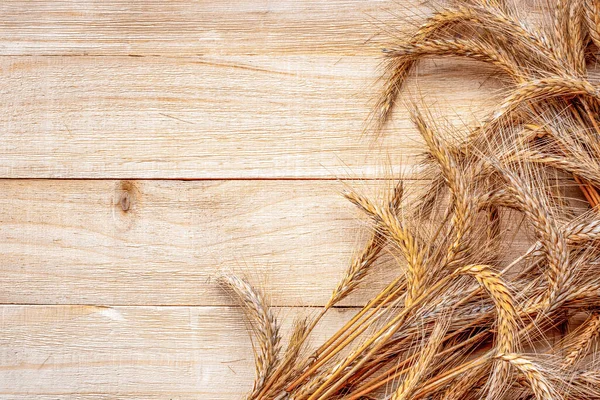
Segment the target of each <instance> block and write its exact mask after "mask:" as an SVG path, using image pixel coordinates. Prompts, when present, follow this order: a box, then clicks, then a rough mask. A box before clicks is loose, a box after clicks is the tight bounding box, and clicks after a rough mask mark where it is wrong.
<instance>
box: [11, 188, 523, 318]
mask: <svg viewBox="0 0 600 400" xmlns="http://www.w3.org/2000/svg"><path fill="white" fill-rule="evenodd" d="M0 184H1V190H0V220H1V221H3V223H2V224H0V236H1V237H3V238H4V239H3V240H2V241H0V253H1V254H2V255H3V262H2V263H0V286H1V287H2V288H3V290H2V291H0V302H2V303H18V304H89V305H98V304H100V305H102V304H107V305H136V304H137V305H223V304H231V302H230V299H229V298H228V296H226V295H225V294H224V293H223V291H222V290H221V289H220V288H219V287H218V285H217V284H216V283H215V281H214V279H213V278H215V276H217V275H218V273H219V271H220V270H231V271H234V272H236V273H240V274H244V275H246V276H247V278H248V279H249V280H250V281H251V282H253V284H255V285H257V286H258V287H261V288H262V289H263V290H264V291H265V292H266V293H268V294H269V295H270V297H271V301H272V304H274V305H277V306H307V305H314V306H322V305H324V304H325V303H326V302H327V300H328V299H329V296H330V294H331V291H332V290H333V288H334V287H335V286H336V284H337V282H338V280H339V279H340V278H341V276H342V275H343V272H344V271H345V269H346V268H347V266H348V264H349V262H350V259H351V257H352V255H353V253H354V252H356V251H358V248H359V247H360V243H361V242H362V241H363V240H364V239H365V238H366V235H367V234H368V232H369V229H370V228H369V225H368V224H367V221H365V219H364V217H363V216H361V215H360V213H359V211H357V210H355V209H354V207H353V206H352V205H351V204H350V203H349V202H348V201H347V200H346V199H344V198H343V197H342V195H341V192H342V191H343V190H345V189H347V188H355V189H356V190H357V191H359V192H361V193H364V194H365V195H368V196H370V197H371V198H373V199H379V201H383V200H381V198H382V196H385V194H386V193H385V192H386V188H388V189H389V187H391V185H393V182H391V181H372V182H358V181H357V182H347V183H345V184H344V183H342V182H336V181H246V180H241V181H111V180H97V181H85V180H82V181H72V180H66V181H63V180H5V181H2V182H0ZM425 184H426V183H425V182H421V181H414V182H409V183H407V185H408V186H410V191H411V193H410V195H411V196H413V197H414V198H416V197H418V196H419V188H424V185H425ZM361 217H362V219H361ZM508 236H511V235H510V234H509V235H508ZM520 240H523V237H520ZM517 244H518V245H521V244H519V242H517ZM525 245H526V242H525V241H523V243H522V246H525ZM383 261H384V262H382V267H381V268H379V269H378V270H377V273H376V274H375V275H374V277H373V279H372V280H370V281H369V283H368V284H366V285H364V286H365V289H364V290H363V291H362V295H360V296H351V297H350V298H349V299H348V300H347V301H346V302H345V303H344V304H346V305H354V306H357V305H362V304H363V301H364V300H363V299H364V298H365V296H368V295H372V294H374V293H375V291H376V290H378V288H382V287H383V286H384V281H389V280H391V279H393V277H395V274H396V273H398V270H397V268H395V267H389V265H388V268H386V263H385V259H384V260H383Z"/></svg>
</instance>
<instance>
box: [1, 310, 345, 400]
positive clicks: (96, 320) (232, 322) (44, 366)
mask: <svg viewBox="0 0 600 400" xmlns="http://www.w3.org/2000/svg"><path fill="white" fill-rule="evenodd" d="M310 312H311V310H302V309H298V308H292V309H289V308H284V309H279V310H278V311H277V314H278V316H279V318H281V319H282V320H283V325H284V328H286V330H289V329H287V328H289V325H290V324H291V323H292V321H293V320H294V318H295V317H299V316H302V315H304V316H305V315H308V313H310ZM353 312H354V311H353V310H344V309H335V310H332V311H331V313H329V314H328V316H327V317H326V318H325V319H324V321H323V323H321V324H320V325H319V327H318V328H317V331H316V332H315V333H316V335H317V337H325V335H331V334H333V332H334V331H335V329H336V328H339V327H340V326H341V325H342V324H343V322H344V321H345V320H347V319H348V318H349V317H350V316H351V315H352V313H353ZM0 326H1V327H2V335H0V398H2V399H3V400H6V399H32V398H36V399H51V398H52V399H98V398H111V399H142V398H143V399H210V400H221V399H222V400H226V399H227V400H231V399H236V398H241V397H242V395H243V394H244V393H246V392H247V391H248V388H250V387H251V386H252V379H253V374H254V366H253V353H252V346H251V342H250V339H249V337H248V334H247V332H246V330H245V328H244V322H243V315H242V314H241V311H240V309H239V308H237V307H95V306H3V307H2V313H1V314H0ZM315 344H317V343H315Z"/></svg>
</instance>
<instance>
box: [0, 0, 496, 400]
mask: <svg viewBox="0 0 600 400" xmlns="http://www.w3.org/2000/svg"><path fill="white" fill-rule="evenodd" d="M424 10H425V9H424V8H422V7H421V6H420V1H418V0H400V1H398V0H391V1H387V0H382V1H362V0H356V1H350V0H329V1H325V0H322V1H319V0H254V1H248V0H233V1H220V0H197V1H192V0H169V1H158V0H146V1H135V0H102V1H100V0H69V1H67V0H53V1H50V0H48V1H42V0H4V1H2V2H0V56H1V57H0V77H1V78H0V128H1V135H2V136H1V138H0V151H1V156H0V178H2V180H1V181H0V205H1V206H0V237H1V240H0V254H2V262H0V285H1V286H0V287H1V289H2V290H0V302H1V305H0V318H1V319H0V321H1V322H0V323H1V333H0V355H1V356H0V398H1V399H15V400H16V399H20V400H21V399H22V400H24V399H33V398H35V399H48V400H49V399H100V398H113V399H114V398H119V399H142V398H143V399H236V398H240V397H241V396H242V395H243V394H244V393H245V392H246V391H247V390H248V389H249V388H250V387H251V382H252V379H253V373H254V370H253V355H252V348H251V342H250V340H249V337H248V335H247V332H246V327H245V325H244V320H243V318H242V313H241V311H240V310H239V309H238V308H237V307H236V306H235V303H234V302H233V301H232V300H231V299H230V298H229V297H228V296H227V295H226V294H224V293H223V292H222V290H221V289H220V288H219V287H218V285H217V284H216V283H215V279H214V278H215V276H216V275H217V273H218V271H219V270H221V269H228V270H232V271H235V272H237V273H240V274H243V275H245V276H247V277H248V279H249V280H250V281H251V282H252V283H253V284H255V285H256V286H258V287H260V288H262V289H263V290H264V291H265V292H266V293H268V294H269V295H270V298H271V301H272V304H273V305H274V306H276V307H277V309H278V315H279V317H280V318H281V319H282V320H283V322H284V325H286V326H289V325H290V323H291V322H292V320H293V319H294V318H295V316H297V315H301V314H303V313H304V314H305V313H309V312H311V311H314V307H318V306H322V305H323V304H324V302H325V301H326V299H327V298H328V296H329V294H330V292H331V290H332V289H333V287H334V286H335V284H336V280H337V279H338V278H339V277H340V276H341V273H342V271H343V270H344V269H345V268H346V265H347V263H348V260H349V259H350V257H351V255H352V253H353V251H354V249H355V248H356V244H357V243H359V242H360V241H361V238H363V239H364V230H365V228H364V225H365V224H364V221H362V220H361V219H360V216H359V215H358V213H357V212H356V211H355V210H354V209H353V208H352V207H351V206H350V205H349V204H347V202H346V201H345V200H344V199H342V197H341V196H340V191H341V190H342V189H343V188H344V184H343V183H341V181H340V179H341V180H346V179H348V180H349V181H348V182H347V183H348V184H350V185H353V186H354V187H358V188H360V189H361V190H365V191H368V192H369V193H374V194H377V193H379V192H381V191H383V189H384V188H385V187H386V186H389V184H390V182H388V181H386V180H385V179H386V178H390V177H391V176H399V175H400V174H402V175H403V176H404V177H405V178H407V179H409V180H410V179H413V178H414V177H415V176H414V172H415V170H416V169H417V168H415V167H414V166H413V164H412V163H413V162H414V160H413V159H411V156H412V155H414V154H417V153H418V152H419V151H420V150H421V149H422V147H421V144H420V141H419V140H418V138H417V135H416V131H415V130H414V129H413V127H412V126H411V124H410V122H409V120H408V118H407V114H406V113H405V112H403V111H402V109H400V110H399V111H398V112H397V115H396V118H395V119H394V121H393V123H392V124H391V126H390V128H389V129H388V131H387V132H386V134H385V135H384V136H383V137H382V138H381V139H379V140H377V141H374V140H373V138H372V137H369V136H368V135H367V136H364V135H361V131H362V128H363V125H364V121H365V119H366V118H367V116H368V113H369V110H370V106H371V105H372V99H373V97H374V95H375V94H376V93H377V88H378V85H377V83H376V80H377V77H378V75H379V72H380V71H379V70H378V66H379V64H380V62H381V53H380V49H381V47H382V43H385V42H386V41H387V42H388V43H389V42H390V37H391V36H393V35H394V34H395V32H398V31H404V30H407V29H411V27H412V22H414V20H415V17H414V16H415V15H421V14H422V12H423V11H424ZM410 16H412V17H410ZM498 87H499V85H498V82H497V79H496V78H495V75H494V71H492V70H490V69H485V68H482V67H481V66H480V65H476V64H473V63H466V62H462V61H460V62H459V61H439V60H437V61H426V62H424V63H423V64H421V66H420V67H419V69H418V71H417V74H416V77H415V78H414V79H412V80H411V83H410V85H409V87H408V90H409V93H410V95H408V97H405V98H411V96H412V98H419V99H422V101H424V102H426V103H427V104H428V105H429V106H430V107H431V108H433V110H434V111H436V112H437V113H438V114H439V115H442V116H444V118H447V119H448V120H450V121H452V122H455V123H457V124H459V125H460V124H463V125H464V124H470V123H471V122H472V121H475V120H476V119H477V117H478V116H480V115H482V114H483V112H485V111H486V110H487V108H486V107H488V106H489V105H490V104H493V102H492V101H491V100H493V98H492V97H491V96H490V94H494V93H497V92H494V91H495V90H497V89H498ZM363 178H364V179H365V180H357V179H363ZM414 183H415V184H416V185H419V184H423V183H424V182H417V181H415V182H414ZM393 274H394V270H393V269H388V270H385V269H382V271H380V272H379V273H378V274H376V277H375V278H373V279H372V280H371V281H370V283H369V284H368V285H367V286H368V289H366V291H367V292H368V291H371V292H372V291H374V290H376V288H377V287H380V286H381V284H382V282H383V281H384V280H385V279H386V278H387V277H390V276H392V275H393ZM360 304H362V301H361V296H360V295H356V296H351V298H349V299H348V300H347V301H346V302H345V303H344V304H343V306H342V307H339V308H336V309H335V310H334V311H332V312H331V313H330V314H329V316H328V317H327V319H326V321H325V323H323V324H321V327H320V328H319V329H318V332H317V335H316V337H315V341H317V342H318V340H319V337H321V338H322V337H324V336H325V335H328V334H331V333H332V332H333V331H334V330H335V328H336V327H338V326H339V325H340V324H341V323H342V322H343V321H344V320H345V319H346V318H347V317H348V316H349V315H352V313H353V312H354V308H355V307H356V306H358V305H360Z"/></svg>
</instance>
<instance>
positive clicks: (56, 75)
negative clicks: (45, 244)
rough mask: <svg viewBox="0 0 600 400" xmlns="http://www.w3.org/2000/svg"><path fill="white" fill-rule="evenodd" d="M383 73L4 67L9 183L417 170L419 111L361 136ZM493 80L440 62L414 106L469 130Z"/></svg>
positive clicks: (259, 65)
mask: <svg viewBox="0 0 600 400" xmlns="http://www.w3.org/2000/svg"><path fill="white" fill-rule="evenodd" d="M378 62H379V58H378V57H377V56H373V57H364V56H349V57H345V56H344V57H340V56H320V55H319V56H311V57H302V56H278V57H267V56H265V57H258V56H254V57H251V58H248V57H245V58H244V57H240V58H231V57H229V58H219V57H198V58H162V57H141V58H140V57H0V76H1V77H2V79H0V97H1V98H2V102H0V127H1V128H2V140H0V152H1V153H2V157H1V158H0V177H6V178H56V177H60V178H107V177H110V178H117V179H122V178H126V179H135V178H185V179H188V178H189V179H194V178H225V179H226V178H288V177H303V178H314V177H318V178H321V177H329V178H331V177H348V176H352V177H374V176H381V168H380V167H381V166H382V165H383V164H385V163H386V162H388V160H389V161H391V162H392V165H394V166H395V168H396V169H397V170H409V169H410V167H411V160H410V159H409V158H408V156H410V155H412V154H415V153H416V152H418V151H420V149H421V147H420V146H419V144H418V140H417V135H416V132H415V130H414V127H413V125H412V123H411V122H410V121H409V119H408V115H407V113H406V112H399V113H397V118H396V120H395V121H394V122H393V124H392V126H391V129H390V130H389V132H388V133H387V134H386V135H384V136H383V138H382V139H381V140H379V141H377V142H373V140H372V137H370V136H367V137H364V136H361V131H362V128H363V126H364V121H365V120H366V118H367V115H368V113H369V111H370V107H371V104H370V99H371V98H373V97H374V96H375V93H376V85H374V81H375V79H376V76H377V72H376V71H375V70H376V65H377V64H378ZM465 71H467V72H468V73H465ZM492 73H493V71H491V70H489V69H483V70H482V69H480V68H479V65H475V64H474V63H465V62H452V63H441V64H437V63H436V62H433V61H430V62H426V63H425V64H423V65H422V67H421V68H420V69H419V73H418V76H419V78H418V79H417V80H412V84H410V85H408V87H407V90H408V93H412V95H410V94H408V95H407V96H408V97H405V99H407V98H411V96H412V97H413V98H414V97H415V96H416V97H420V96H422V97H423V98H424V99H425V101H427V103H428V104H429V106H430V107H431V108H433V109H434V110H438V111H439V114H441V115H442V116H444V115H445V116H447V117H448V118H449V119H450V121H452V122H454V123H456V124H458V125H459V126H462V125H463V124H469V121H471V122H472V121H475V120H476V119H475V117H474V114H477V115H480V116H481V115H483V114H484V113H485V112H486V110H488V109H489V107H487V106H490V105H492V104H494V100H493V98H492V99H490V93H491V92H490V89H495V88H497V87H498V83H497V81H495V80H494V79H489V78H490V74H492ZM415 82H417V84H415ZM457 88H460V90H457ZM474 110H476V111H474Z"/></svg>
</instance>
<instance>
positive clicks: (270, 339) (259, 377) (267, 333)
mask: <svg viewBox="0 0 600 400" xmlns="http://www.w3.org/2000/svg"><path fill="white" fill-rule="evenodd" d="M220 279H221V281H222V282H223V284H224V285H225V286H226V287H227V288H229V289H230V290H231V291H232V292H233V293H234V294H235V295H237V297H238V299H239V301H240V302H241V304H242V308H243V309H244V310H245V312H246V317H247V319H248V322H249V323H250V326H251V327H252V330H253V332H254V336H255V338H256V344H255V346H256V347H257V349H256V353H255V359H256V360H255V361H256V380H255V383H254V388H253V395H251V396H250V398H253V396H254V394H257V393H259V392H260V390H261V389H262V387H263V385H264V384H265V382H266V380H267V378H268V377H269V375H270V374H271V373H272V372H273V371H274V369H275V367H276V365H277V363H278V362H279V358H278V357H279V350H280V341H281V337H280V336H279V324H278V322H277V319H276V318H275V316H274V314H273V312H272V310H271V308H270V307H269V305H268V303H267V301H266V299H265V297H264V296H263V294H262V293H261V292H259V291H258V290H257V289H255V288H254V287H252V285H250V283H249V282H248V281H247V280H245V279H243V278H240V277H238V276H236V275H233V274H223V275H222V276H221V277H220ZM256 347H255V348H256Z"/></svg>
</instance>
